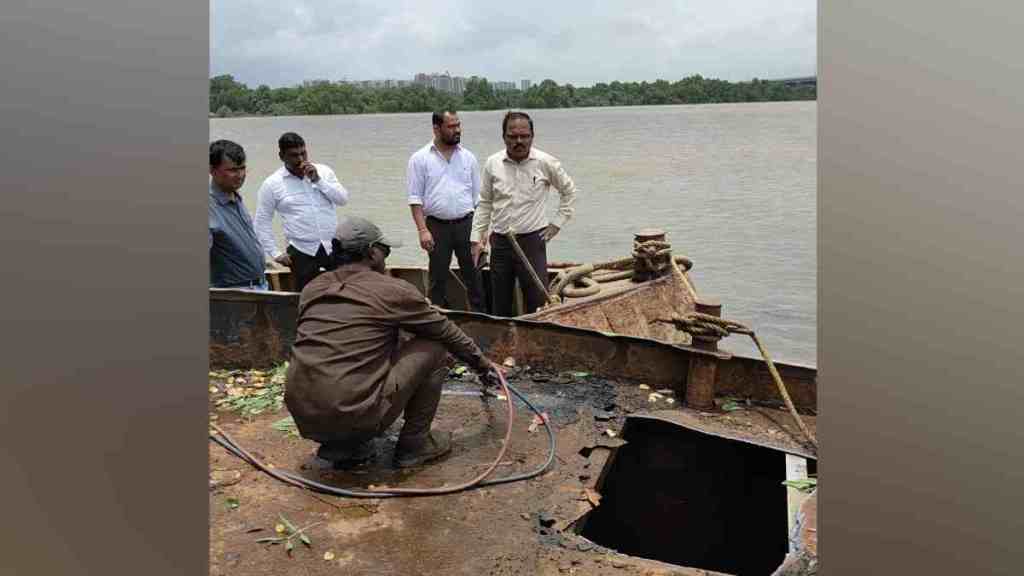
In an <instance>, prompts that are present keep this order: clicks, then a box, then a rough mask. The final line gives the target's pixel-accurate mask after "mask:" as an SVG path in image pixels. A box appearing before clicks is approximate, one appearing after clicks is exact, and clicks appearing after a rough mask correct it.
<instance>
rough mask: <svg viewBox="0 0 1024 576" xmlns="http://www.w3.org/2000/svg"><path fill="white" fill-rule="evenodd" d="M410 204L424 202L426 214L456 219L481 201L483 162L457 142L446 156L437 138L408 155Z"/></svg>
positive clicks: (470, 210)
mask: <svg viewBox="0 0 1024 576" xmlns="http://www.w3.org/2000/svg"><path fill="white" fill-rule="evenodd" d="M406 182H407V188H408V193H409V205H421V206H423V214H425V215H426V216H433V217H434V218H440V219H442V220H456V219H458V218H462V217H463V216H465V215H466V214H469V213H470V212H472V211H473V210H475V209H476V205H477V204H479V203H480V165H479V164H478V163H477V161H476V156H474V155H473V153H472V152H470V151H469V150H467V149H465V148H463V147H462V146H461V145H456V146H455V150H454V151H453V152H452V157H451V160H445V159H444V156H443V155H441V151H440V150H438V149H437V146H435V145H434V142H433V141H431V142H430V143H429V144H427V145H426V146H424V147H423V148H420V149H419V150H417V151H416V152H415V153H414V154H413V155H412V156H411V157H409V166H408V168H407V169H406Z"/></svg>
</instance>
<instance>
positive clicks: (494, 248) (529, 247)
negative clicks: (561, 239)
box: [491, 228, 548, 316]
mask: <svg viewBox="0 0 1024 576" xmlns="http://www.w3.org/2000/svg"><path fill="white" fill-rule="evenodd" d="M543 232H544V228H541V229H540V230H537V231H535V232H530V233H529V234H516V243H517V244H519V247H520V248H522V249H523V252H524V253H525V254H526V259H527V260H528V261H529V262H530V264H531V265H532V266H533V269H534V270H535V271H536V272H537V276H538V277H539V278H540V280H541V282H547V277H548V253H547V246H546V243H545V242H544V237H543V236H542V233H543ZM517 278H518V279H519V289H520V290H522V291H523V296H524V300H525V304H526V314H529V313H531V312H535V311H536V310H537V308H540V307H541V306H542V305H543V304H544V303H545V302H547V295H546V294H543V293H541V292H540V291H539V290H538V289H537V288H536V285H535V283H534V281H533V278H531V277H530V272H529V271H528V270H527V269H526V268H524V267H523V264H522V262H520V261H519V257H518V256H517V255H516V251H515V248H513V247H512V242H510V241H509V239H508V238H506V237H505V236H504V235H503V234H491V293H492V294H493V298H494V302H493V304H494V311H493V313H494V315H495V316H514V315H515V284H516V279H517Z"/></svg>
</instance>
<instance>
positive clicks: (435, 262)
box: [406, 110, 485, 311]
mask: <svg viewBox="0 0 1024 576" xmlns="http://www.w3.org/2000/svg"><path fill="white" fill-rule="evenodd" d="M431 122H432V123H433V126H434V139H433V141H431V142H430V143H428V144H427V145H426V146H424V147H422V148H420V149H419V150H417V151H416V152H415V153H414V154H413V155H412V156H411V157H410V158H409V165H408V169H407V172H406V180H407V189H408V190H407V191H408V195H409V208H410V210H411V211H412V219H413V222H415V224H416V229H417V230H418V231H419V237H420V247H421V248H423V249H424V250H426V251H427V253H428V255H429V258H430V288H429V290H428V291H427V295H428V297H429V298H430V301H431V302H432V303H434V304H435V305H437V306H441V307H442V308H448V307H449V306H448V301H447V299H446V298H445V294H446V292H445V291H446V289H447V283H448V271H449V269H450V267H451V262H452V252H455V257H456V258H457V259H458V261H459V272H460V273H461V274H462V279H463V283H464V284H465V285H466V292H467V296H468V298H469V305H470V307H471V308H472V309H473V310H477V311H485V308H484V307H483V297H482V294H481V290H480V274H479V271H478V270H477V266H476V258H473V255H472V253H471V250H470V244H469V240H470V232H471V231H472V228H473V211H474V210H475V209H476V206H477V204H478V203H479V202H480V166H479V164H477V160H476V156H474V155H473V153H472V152H470V151H469V150H467V149H466V148H464V147H462V146H461V144H460V142H461V141H462V122H461V121H460V120H459V116H458V114H456V112H455V111H454V110H444V111H440V112H434V114H433V116H432V118H431Z"/></svg>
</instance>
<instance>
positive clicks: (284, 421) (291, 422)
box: [270, 416, 299, 438]
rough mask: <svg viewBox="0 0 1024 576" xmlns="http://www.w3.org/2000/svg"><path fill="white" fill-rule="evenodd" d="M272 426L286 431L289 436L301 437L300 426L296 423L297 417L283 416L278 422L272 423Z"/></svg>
mask: <svg viewBox="0 0 1024 576" xmlns="http://www.w3.org/2000/svg"><path fill="white" fill-rule="evenodd" d="M270 427H271V428H273V429H274V430H277V431H278V432H284V433H286V434H288V435H289V436H294V437H296V438H298V437H299V427H298V425H296V424H295V419H293V418H292V417H291V416H287V417H285V418H281V419H280V420H278V421H277V422H274V423H273V424H271V425H270Z"/></svg>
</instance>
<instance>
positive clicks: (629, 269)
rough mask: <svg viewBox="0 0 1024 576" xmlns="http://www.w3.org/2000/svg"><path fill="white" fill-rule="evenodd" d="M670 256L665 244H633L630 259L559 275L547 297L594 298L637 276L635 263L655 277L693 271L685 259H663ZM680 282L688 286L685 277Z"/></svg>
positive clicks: (585, 267)
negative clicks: (669, 269)
mask: <svg viewBox="0 0 1024 576" xmlns="http://www.w3.org/2000/svg"><path fill="white" fill-rule="evenodd" d="M671 252H672V246H671V245H670V244H669V243H668V242H663V241H657V240H646V241H643V242H637V241H634V242H633V255H632V256H630V257H628V258H621V259H619V260H610V261H608V262H599V263H597V264H584V265H580V266H573V267H571V268H568V269H567V270H563V271H561V272H559V273H558V275H557V276H555V278H554V279H553V280H552V281H551V283H550V284H549V286H548V293H549V294H551V295H552V296H559V297H565V298H584V297H587V296H594V295H596V294H599V293H600V292H601V284H605V283H607V282H613V281H615V280H623V279H625V278H632V277H633V276H634V275H635V274H636V271H635V268H636V263H637V260H640V261H641V264H640V267H641V268H643V269H646V270H651V271H654V272H657V273H661V272H664V271H665V270H666V268H667V267H669V266H672V267H673V268H674V269H676V270H679V267H680V266H681V267H682V269H683V270H684V271H688V270H690V269H691V268H693V261H692V260H690V259H689V258H687V257H686V256H682V255H678V256H673V257H670V258H664V256H666V255H670V254H671ZM680 275H682V272H680ZM683 281H684V282H685V283H686V284H687V285H689V282H686V278H685V276H684V277H683Z"/></svg>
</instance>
